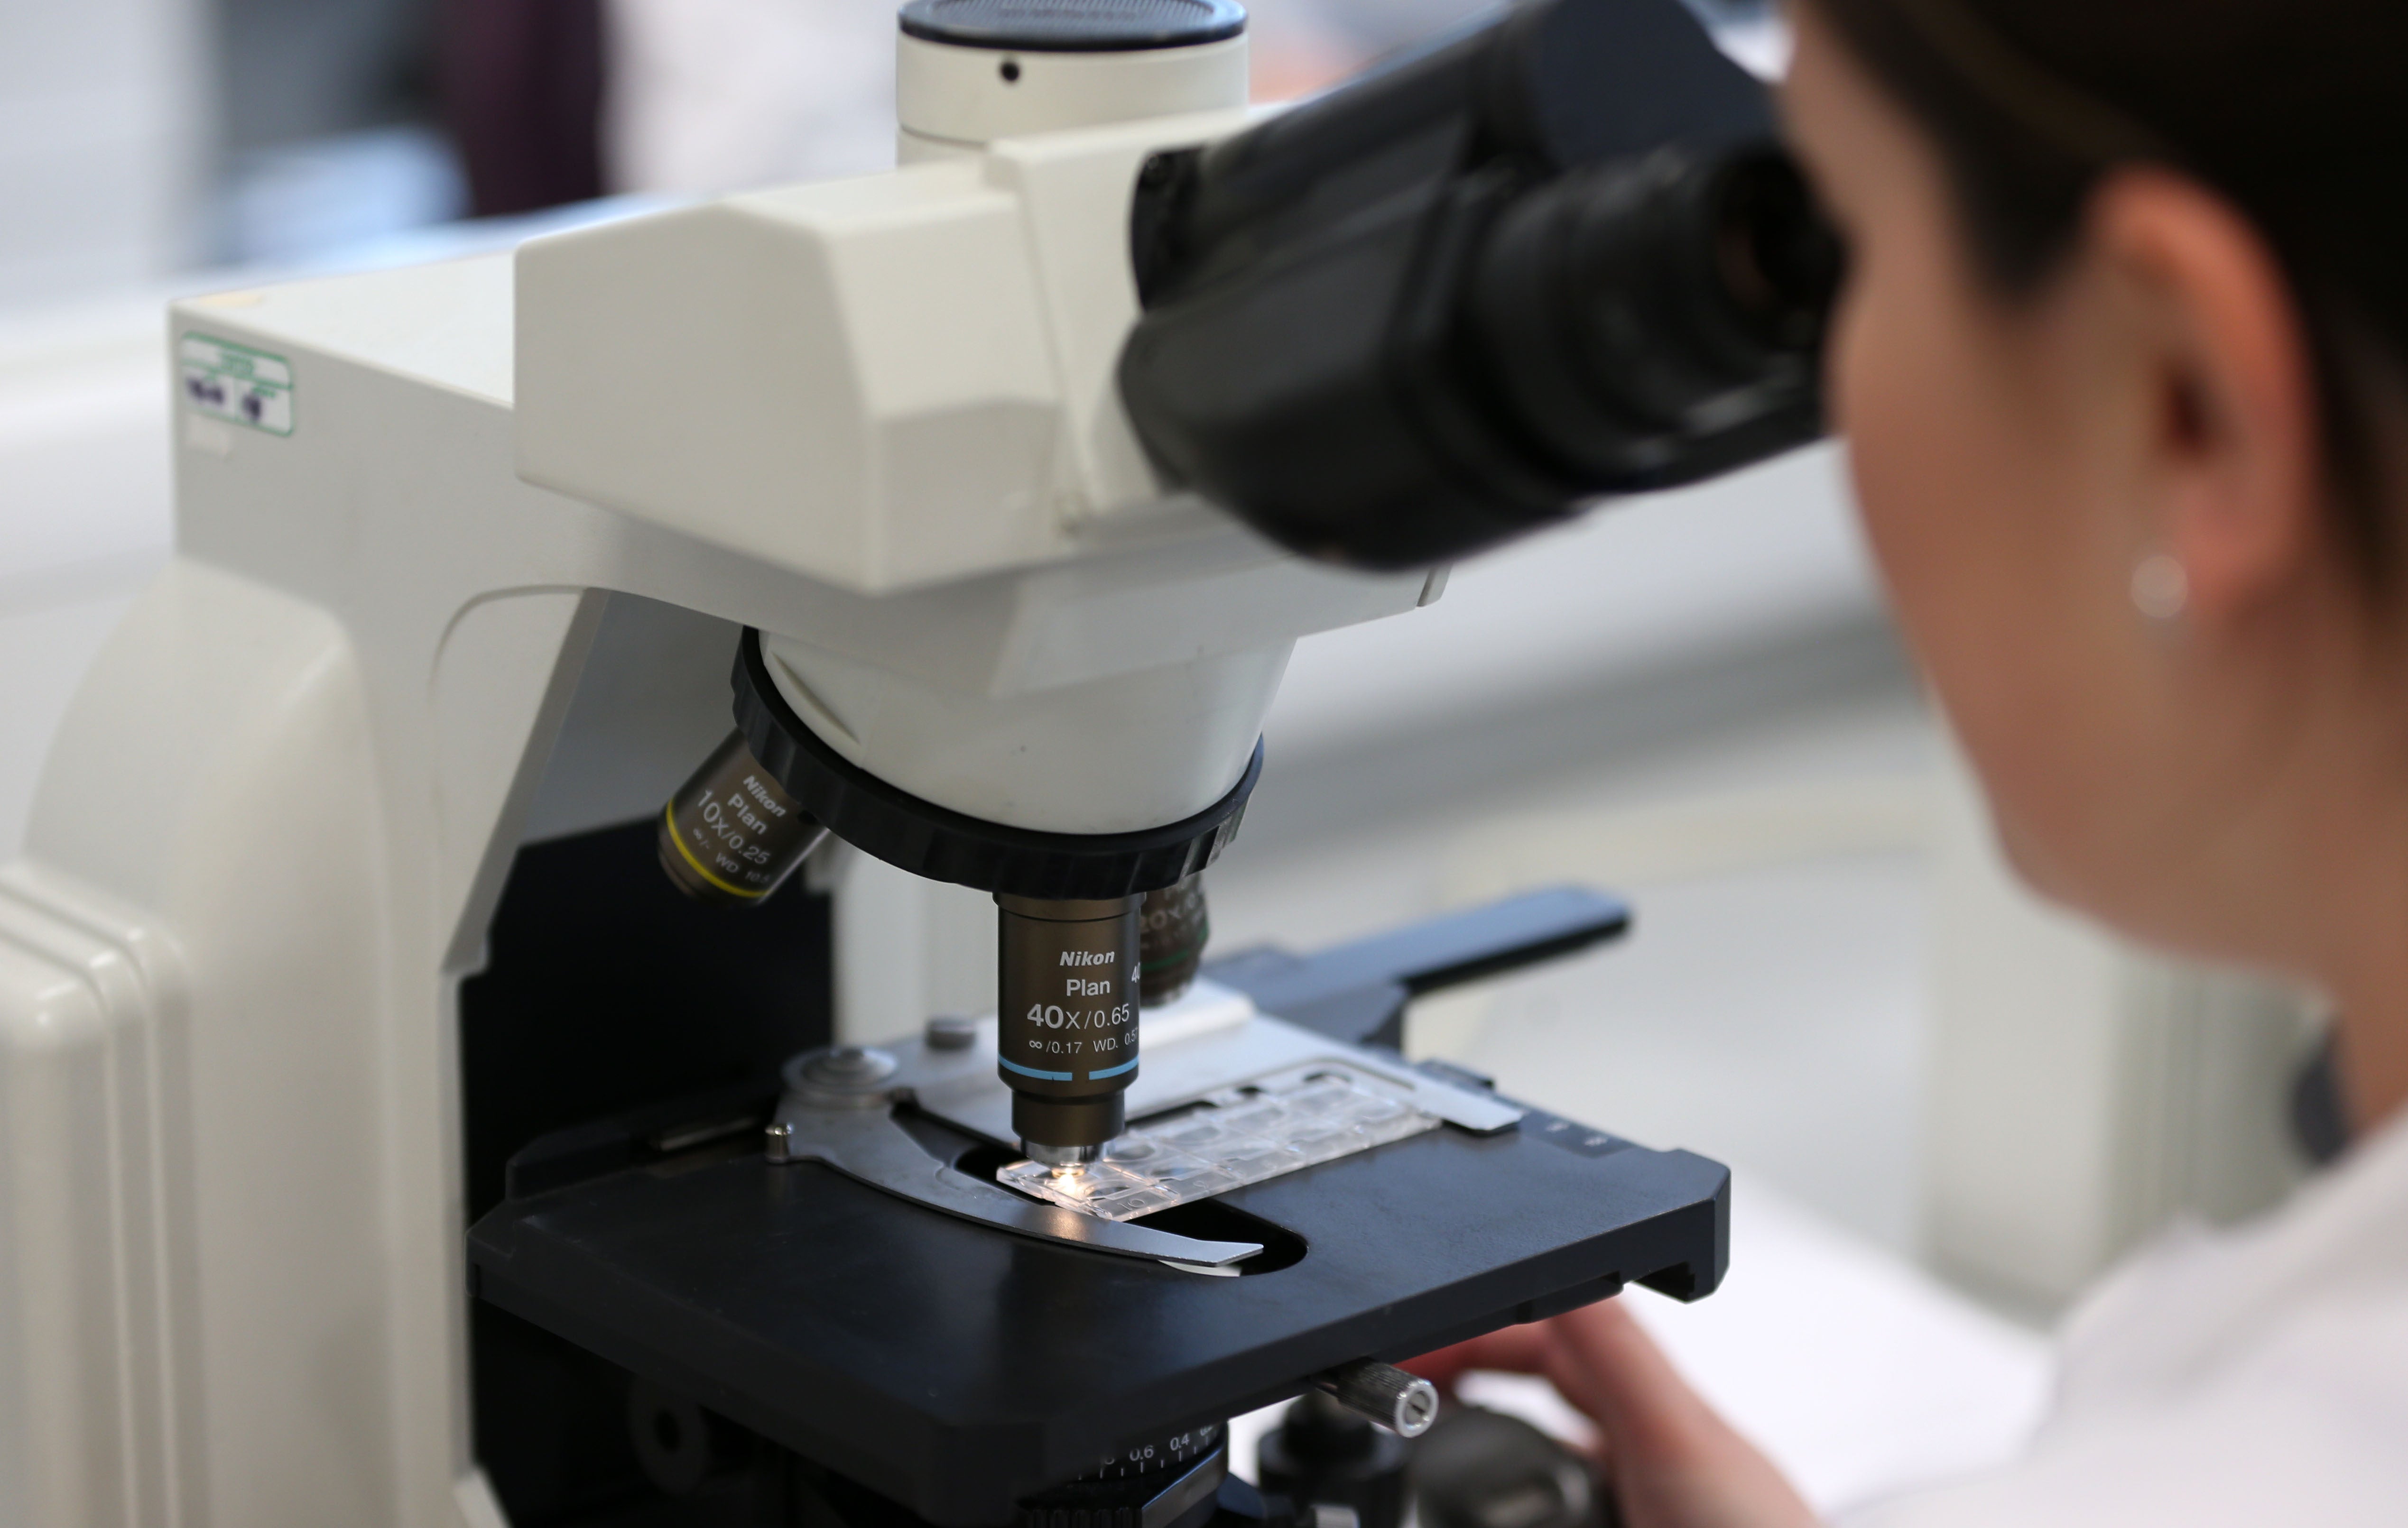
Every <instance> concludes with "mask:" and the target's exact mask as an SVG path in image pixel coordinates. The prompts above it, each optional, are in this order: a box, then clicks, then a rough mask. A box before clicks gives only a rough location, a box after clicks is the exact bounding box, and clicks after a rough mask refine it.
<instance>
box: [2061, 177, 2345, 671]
mask: <svg viewBox="0 0 2408 1528" xmlns="http://www.w3.org/2000/svg"><path fill="white" fill-rule="evenodd" d="M2085 234H2086V237H2087V242H2088V244H2089V252H2090V255H2091V257H2092V259H2093V261H2095V262H2096V264H2095V266H2094V268H2095V269H2097V270H2099V271H2100V274H2102V275H2103V276H2104V277H2105V278H2107V280H2108V281H2109V283H2110V284H2111V286H2110V290H2112V291H2114V292H2115V293H2119V294H2120V301H2121V302H2122V303H2123V304H2126V305H2128V317H2129V319H2130V322H2129V324H2128V325H2119V326H2118V327H2119V329H2123V330H2125V331H2126V332H2127V333H2128V336H2129V338H2130V340H2131V342H2132V344H2133V345H2134V346H2135V347H2136V350H2135V353H2134V354H2133V355H2132V356H2131V358H2130V359H2131V360H2132V361H2133V363H2134V365H2133V368H2132V371H2131V373H2130V376H2131V378H2132V379H2133V380H2134V382H2135V384H2136V385H2137V386H2138V387H2139V388H2140V389H2142V390H2143V396H2142V397H2141V399H2140V400H2139V407H2138V409H2137V411H2136V416H2137V418H2138V419H2139V421H2140V422H2141V425H2142V427H2143V431H2144V435H2143V439H2142V440H2141V441H2140V442H2139V450H2140V451H2141V452H2142V455H2141V459H2140V461H2139V462H2138V463H2137V466H2138V468H2139V471H2140V473H2141V474H2142V486H2143V488H2144V490H2145V491H2146V493H2145V496H2146V500H2147V502H2148V503H2149V505H2150V506H2151V512H2152V513H2153V514H2154V515H2155V516H2157V519H2158V521H2159V523H2158V524H2157V526H2156V527H2155V536H2156V538H2157V544H2156V545H2154V546H2151V547H2148V548H2144V549H2142V550H2141V551H2140V552H2139V553H2138V554H2136V555H2137V556H2148V555H2162V556H2165V557H2170V558H2171V559H2172V560H2173V563H2174V564H2176V565H2177V566H2178V567H2179V569H2180V571H2181V575H2182V576H2183V578H2184V580H2185V583H2186V611H2187V613H2188V615H2189V617H2190V618H2191V619H2192V620H2194V621H2206V622H2210V623H2213V622H2215V621H2220V620H2229V619H2232V618H2235V617H2237V616H2240V615H2242V614H2243V613H2244V612H2246V611H2247V610H2248V609H2249V608H2251V607H2253V606H2255V605H2256V604H2257V602H2258V601H2260V600H2261V599H2263V598H2264V597H2266V596H2267V595H2269V594H2270V593H2273V592H2274V591H2275V590H2276V589H2278V588H2279V587H2280V586H2282V585H2283V584H2285V583H2286V582H2287V581H2288V580H2289V579H2291V578H2293V577H2294V576H2296V575H2297V574H2298V573H2300V571H2302V570H2303V569H2304V568H2305V567H2306V566H2307V565H2308V564H2310V563H2311V562H2312V561H2313V560H2314V559H2315V557H2316V556H2317V555H2318V554H2319V550H2320V546H2321V539H2320V538H2321V530H2320V517H2321V514H2322V506H2323V497H2324V494H2325V492H2326V486H2327V484H2326V475H2325V472H2324V464H2323V444H2322V438H2321V436H2320V435H2319V433H2318V431H2317V429H2316V419H2317V399H2316V396H2315V367H2314V365H2313V364H2312V361H2311V357H2310V351H2309V343H2308V336H2307V329H2306V325H2305V323H2304V321H2302V319H2301V316H2300V311H2299V307H2298V305H2297V304H2296V302H2295V301H2294V300H2293V298H2292V295H2291V291H2290V284H2289V281H2288V280H2287V278H2286V276H2285V274H2284V271H2283V267H2282V264H2281V263H2280V262H2279V261H2278V260H2276V258H2275V256H2274V253H2273V251H2272V249H2270V248H2269V247H2268V246H2267V244H2266V241H2265V240H2264V238H2263V237H2261V236H2259V234H2258V233H2257V229H2256V227H2255V226H2254V225H2253V224H2252V223H2251V222H2250V221H2249V220H2248V219H2246V218H2245V217H2243V215H2242V214H2241V213H2240V212H2239V211H2238V210H2237V209H2236V208H2234V207H2232V206H2231V204H2230V203H2229V202H2227V201H2225V200H2224V199H2223V198H2222V197H2220V196H2218V195H2217V194H2215V193H2214V192H2211V191H2209V190H2207V189H2206V188H2205V187H2203V186H2200V184H2199V183H2198V182H2196V181H2194V180H2190V179H2186V178H2184V177H2182V176H2179V175H2176V174H2173V173H2171V172H2169V171H2163V170H2155V169H2130V170H2123V171H2118V172H2115V173H2114V174H2112V175H2110V176H2109V177H2108V178H2107V179H2106V180H2105V181H2104V182H2102V183H2101V185H2100V188H2099V189H2098V191H2097V192H2096V193H2094V194H2093V198H2092V202H2091V205H2090V208H2089V212H2088V217H2087V220H2086V228H2085Z"/></svg>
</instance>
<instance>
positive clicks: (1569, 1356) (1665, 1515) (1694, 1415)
mask: <svg viewBox="0 0 2408 1528" xmlns="http://www.w3.org/2000/svg"><path fill="white" fill-rule="evenodd" d="M1407 1367H1409V1368H1411V1369H1412V1371H1413V1372H1414V1373H1415V1374H1418V1375H1420V1376H1422V1377H1423V1378H1426V1379H1428V1380H1430V1381H1431V1382H1432V1383H1435V1384H1439V1385H1448V1386H1451V1385H1452V1384H1453V1383H1454V1382H1455V1379H1456V1378H1459V1377H1461V1376H1462V1375H1464V1374H1465V1373H1467V1372H1469V1371H1470V1370H1473V1369H1494V1370H1501V1371H1503V1372H1506V1373H1511V1374H1538V1375H1544V1376H1545V1377H1546V1378H1547V1379H1548V1380H1549V1381H1550V1382H1551V1383H1552V1384H1554V1386H1555V1390H1556V1392H1558V1393H1559V1394H1561V1395H1562V1396H1563V1398H1564V1399H1565V1400H1566V1401H1567V1402H1569V1403H1570V1404H1571V1406H1573V1407H1575V1408H1577V1409H1578V1410H1579V1411H1581V1412H1582V1413H1583V1414H1584V1415H1585V1416H1587V1417H1588V1419H1589V1420H1590V1421H1594V1422H1595V1423H1597V1427H1598V1455H1599V1459H1600V1462H1602V1463H1606V1464H1610V1467H1611V1473H1612V1476H1613V1487H1614V1495H1615V1496H1616V1498H1617V1499H1618V1500H1619V1502H1620V1503H1621V1506H1622V1510H1623V1516H1624V1521H1626V1522H1627V1523H1628V1524H1629V1525H1630V1528H1813V1523H1814V1514H1813V1511H1812V1510H1811V1509H1809V1508H1808V1507H1807V1506H1806V1504H1805V1502H1804V1501H1803V1500H1801V1499H1800V1498H1799V1495H1798V1493H1797V1492H1796V1491H1794V1490H1793V1489H1791V1487H1790V1485H1789V1483H1788V1482H1787V1481H1786V1480H1785V1479H1783V1478H1782V1477H1781V1473H1780V1471H1779V1470H1777V1469H1775V1468H1774V1467H1773V1465H1772V1463H1771V1461H1770V1460H1768V1459H1766V1458H1765V1457H1764V1455H1763V1454H1761V1453H1759V1452H1758V1451H1757V1450H1756V1446H1755V1445H1754V1444H1752V1443H1750V1442H1748V1441H1747V1439H1745V1438H1744V1437H1742V1436H1741V1435H1740V1434H1739V1433H1738V1432H1737V1431H1736V1430H1735V1429H1733V1428H1732V1427H1731V1425H1730V1424H1729V1423H1728V1422H1727V1421H1723V1419H1722V1418H1721V1417H1720V1416H1719V1415H1717V1414H1716V1413H1715V1412H1714V1410H1713V1407H1709V1406H1708V1405H1707V1404H1706V1403H1705V1400H1704V1399H1703V1398H1702V1397H1700V1396H1699V1394H1698V1392H1696V1391H1694V1390H1691V1389H1690V1388H1689V1384H1688V1381H1686V1380H1684V1379H1683V1378H1681V1376H1680V1373H1679V1371H1678V1370H1676V1369H1674V1368H1673V1367H1672V1364H1671V1361H1670V1360H1669V1359H1667V1358H1666V1357H1665V1356H1664V1353H1663V1350H1662V1349H1659V1348H1657V1347H1656V1344H1655V1342H1654V1340H1653V1339H1651V1338H1650V1337H1649V1336H1648V1335H1647V1334H1646V1332H1645V1330H1644V1329H1642V1328H1641V1326H1640V1324H1639V1323H1638V1322H1637V1321H1634V1320H1633V1319H1632V1318H1631V1315H1630V1313H1629V1311H1627V1309H1625V1308H1624V1307H1623V1306H1622V1304H1621V1302H1620V1301H1618V1300H1608V1301H1604V1302H1602V1303H1600V1304H1598V1305H1593V1306H1588V1307H1584V1308H1582V1309H1580V1310H1575V1311H1571V1312H1570V1313H1569V1314H1566V1315H1562V1316H1557V1317H1555V1319H1554V1320H1552V1321H1542V1322H1540V1323H1538V1324H1536V1325H1531V1326H1514V1327H1508V1328H1506V1329H1505V1330H1504V1331H1502V1332H1492V1333H1490V1334H1489V1335H1486V1336H1484V1337H1475V1338H1473V1339H1472V1340H1471V1341H1469V1342H1460V1343H1457V1344H1455V1346H1454V1347H1452V1348H1441V1349H1439V1350H1438V1351H1437V1352H1434V1353H1429V1354H1426V1355H1424V1356H1423V1357H1421V1358H1417V1359H1415V1360H1413V1361H1412V1363H1411V1364H1408V1365H1407Z"/></svg>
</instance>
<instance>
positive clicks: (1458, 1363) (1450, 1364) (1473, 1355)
mask: <svg viewBox="0 0 2408 1528" xmlns="http://www.w3.org/2000/svg"><path fill="white" fill-rule="evenodd" d="M1554 1346H1555V1338H1554V1337H1553V1336H1552V1335H1550V1334H1549V1332H1548V1330H1547V1327H1546V1324H1545V1323H1544V1322H1537V1323H1534V1324H1532V1325H1529V1326H1509V1327H1506V1328H1505V1329H1504V1330H1502V1331H1498V1332H1491V1333H1489V1334H1488V1335H1486V1336H1484V1337H1474V1338H1472V1339H1471V1340H1470V1341H1469V1342H1458V1343H1456V1344H1455V1346H1454V1347H1452V1348H1441V1349H1438V1351H1436V1352H1433V1353H1424V1354H1423V1355H1422V1356H1421V1357H1419V1358H1412V1359H1407V1360H1406V1361H1405V1364H1404V1366H1405V1367H1406V1368H1408V1369H1411V1370H1412V1372H1413V1373H1415V1374H1417V1375H1420V1376H1421V1377H1422V1378H1425V1379H1426V1380H1428V1381H1429V1382H1430V1383H1431V1384H1433V1385H1436V1386H1438V1387H1439V1388H1440V1389H1441V1390H1451V1389H1453V1388H1454V1385H1455V1379H1456V1378H1458V1377H1460V1376H1462V1375H1465V1374H1469V1373H1470V1372H1471V1371H1472V1370H1474V1369H1492V1370H1495V1371H1497V1372H1498V1373H1500V1374H1544V1373H1546V1372H1547V1355H1548V1350H1549V1349H1552V1348H1553V1347H1554Z"/></svg>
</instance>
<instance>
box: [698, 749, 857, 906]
mask: <svg viewBox="0 0 2408 1528" xmlns="http://www.w3.org/2000/svg"><path fill="white" fill-rule="evenodd" d="M826 836H827V829H825V828H824V827H822V826H820V824H819V822H818V821H815V820H814V819H813V818H812V817H811V815H810V813H809V812H806V811H804V810H803V808H802V807H801V806H800V805H798V804H797V803H796V800H795V798H794V797H792V796H790V795H788V794H787V793H786V792H785V788H784V787H783V786H781V785H780V784H779V783H778V782H777V780H776V779H775V778H773V777H772V776H771V775H770V773H769V772H768V771H767V770H766V769H764V768H762V767H761V765H760V764H759V762H758V761H756V760H755V759H754V758H753V750H750V749H748V748H746V747H745V746H744V735H743V734H742V733H740V732H731V733H729V734H728V735H727V740H726V741H725V742H724V743H722V744H720V745H719V747H717V748H716V749H713V750H711V754H710V758H708V759H705V760H704V761H703V762H702V767H701V768H700V769H697V770H695V772H694V778H692V779H689V780H687V781H686V782H685V784H684V785H683V786H681V787H680V788H679V791H678V793H677V794H676V795H673V796H671V797H670V798H669V804H668V805H667V807H663V808H662V810H661V831H660V855H661V868H662V869H663V870H665V871H667V872H668V878H669V879H670V880H672V881H674V882H676V883H677V888H678V890H680V891H681V892H683V893H685V894H686V895H688V896H690V897H693V898H694V899H695V901H697V902H712V903H717V904H719V905H721V906H723V907H751V906H753V904H755V903H757V902H759V901H760V900H761V899H762V898H763V897H765V896H767V895H768V894H769V893H771V892H774V891H776V890H777V889H778V888H779V886H781V884H783V883H784V881H785V879H786V878H787V877H788V876H790V875H793V874H794V873H795V867H796V865H799V864H802V863H803V861H804V860H806V859H808V858H810V852H811V850H814V849H817V848H818V847H819V846H820V841H821V840H822V839H824V838H825V837H826Z"/></svg>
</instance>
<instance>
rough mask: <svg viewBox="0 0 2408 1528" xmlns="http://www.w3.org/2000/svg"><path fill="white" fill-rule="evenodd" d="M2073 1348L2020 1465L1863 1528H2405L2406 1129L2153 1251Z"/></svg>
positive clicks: (1872, 1512)
mask: <svg viewBox="0 0 2408 1528" xmlns="http://www.w3.org/2000/svg"><path fill="white" fill-rule="evenodd" d="M2061 1348H2062V1351H2061V1352H2060V1355H2059V1370H2058V1378H2057V1399H2056V1403H2055V1405H2054V1407H2052V1408H2051V1411H2050V1413H2049V1416H2048V1420H2047V1421H2045V1422H2044V1423H2043V1424H2042V1428H2041V1430H2040V1432H2039V1433H2038V1434H2037V1435H2035V1437H2034V1439H2033V1441H2032V1444H2031V1447H2030V1449H2029V1450H2028V1452H2027V1454H2026V1455H2025V1457H2024V1458H2023V1460H2022V1461H2021V1462H2020V1463H2018V1464H2014V1465H2013V1466H2012V1467H2010V1468H2008V1469H2006V1470H2004V1471H2001V1472H2000V1473H1998V1474H1995V1475H1990V1476H1985V1477H1983V1478H1979V1479H1975V1480H1971V1481H1967V1482H1965V1483H1963V1484H1960V1485H1955V1486H1950V1487H1946V1488H1943V1489H1941V1490H1938V1491H1932V1492H1918V1493H1916V1494H1914V1495H1912V1496H1905V1497H1900V1498H1898V1499H1896V1500H1893V1501H1890V1502H1885V1503H1883V1504H1880V1505H1878V1506H1875V1507H1871V1508H1870V1509H1867V1510H1864V1511H1861V1512H1857V1513H1854V1514H1851V1515H1849V1516H1848V1517H1847V1518H1845V1519H1844V1520H1843V1521H1845V1522H1846V1524H1847V1525H1848V1528H2007V1525H2009V1524H2013V1525H2014V1528H2091V1525H2094V1524H2095V1525H2100V1528H2105V1525H2107V1524H2114V1525H2117V1528H2155V1525H2158V1524H2163V1525H2165V1528H2177V1525H2179V1528H2243V1525H2246V1528H2291V1525H2294V1524H2296V1525H2299V1528H2357V1525H2359V1524H2366V1525H2372V1524H2384V1525H2386V1528H2400V1525H2402V1524H2408V1120H2395V1121H2392V1122H2391V1123H2390V1124H2389V1125H2387V1126H2386V1127H2385V1128H2384V1129H2383V1131H2382V1132H2381V1133H2380V1134H2378V1135H2374V1136H2373V1137H2372V1138H2371V1139H2369V1140H2367V1141H2365V1142H2364V1143H2362V1144H2361V1145H2360V1146H2359V1147H2358V1149H2357V1150H2354V1151H2353V1152H2352V1153H2351V1154H2350V1155H2349V1156H2348V1157H2347V1158H2345V1159H2344V1160H2343V1162H2342V1163H2341V1164H2338V1165H2337V1166H2336V1167H2335V1168H2333V1169H2332V1170H2331V1171H2329V1173H2327V1174H2326V1175H2325V1176H2324V1177H2323V1178H2320V1179H2318V1180H2317V1181H2315V1182H2314V1183H2311V1184H2310V1185H2309V1186H2307V1187H2306V1188H2305V1189H2303V1190H2301V1191H2300V1193H2299V1194H2298V1195H2297V1196H2296V1197H2295V1198H2294V1199H2293V1200H2292V1202H2291V1203H2290V1204H2288V1205H2287V1206H2286V1207H2283V1208H2282V1209H2280V1210H2278V1211H2276V1212H2275V1213H2273V1214H2272V1215H2270V1216H2268V1217H2265V1218H2264V1219H2262V1220H2259V1221H2253V1222H2251V1223H2249V1224H2247V1225H2244V1226H2242V1227H2239V1228H2236V1229H2234V1230H2230V1231H2223V1232H2209V1231H2204V1230H2200V1229H2190V1230H2186V1231H2184V1232H2181V1233H2178V1234H2176V1235H2173V1236H2171V1237H2170V1238H2169V1239H2167V1240H2165V1241H2163V1242H2161V1243H2159V1244H2158V1245H2157V1246H2156V1247H2155V1248H2153V1249H2152V1250H2149V1251H2147V1252H2144V1253H2143V1254H2142V1255H2141V1256H2140V1257H2139V1258H2138V1259H2137V1260H2136V1261H2134V1262H2133V1263H2131V1264H2128V1265H2127V1266H2126V1267H2125V1268H2123V1269H2122V1270H2121V1271H2120V1272H2118V1273H2117V1274H2115V1275H2114V1277H2112V1278H2110V1279H2109V1280H2108V1281H2107V1283H2106V1284H2105V1285H2104V1286H2103V1287H2102V1288H2100V1290H2099V1291H2098V1292H2097V1293H2095V1294H2094V1295H2092V1296H2091V1297H2090V1298H2089V1299H2088V1300H2087V1301H2085V1303H2084V1304H2083V1305H2082V1307H2080V1308H2079V1309H2078V1310H2077V1311H2076V1312H2075V1313H2074V1315H2073V1316H2072V1317H2071V1320H2070V1321H2068V1323H2067V1326H2066V1329H2065V1333H2064V1335H2063V1338H2062V1343H2061Z"/></svg>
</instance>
